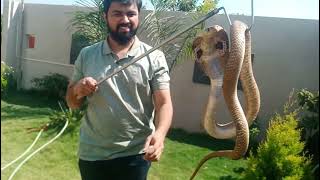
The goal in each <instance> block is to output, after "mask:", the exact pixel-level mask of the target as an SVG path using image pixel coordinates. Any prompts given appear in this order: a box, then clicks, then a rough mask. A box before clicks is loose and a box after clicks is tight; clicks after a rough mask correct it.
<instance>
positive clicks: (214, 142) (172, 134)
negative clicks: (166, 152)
mask: <svg viewBox="0 0 320 180" xmlns="http://www.w3.org/2000/svg"><path fill="white" fill-rule="evenodd" d="M167 137H168V138H169V139H170V140H172V141H178V142H180V143H186V144H192V145H195V146H199V147H204V148H208V149H210V150H213V151H217V150H226V149H233V148H234V142H233V141H232V140H221V139H215V138H213V137H211V136H209V135H206V134H204V133H188V132H186V131H185V130H183V129H170V131H169V133H168V136H167Z"/></svg>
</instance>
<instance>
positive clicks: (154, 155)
mask: <svg viewBox="0 0 320 180" xmlns="http://www.w3.org/2000/svg"><path fill="white" fill-rule="evenodd" d="M164 140H165V136H164V135H162V134H161V133H157V132H155V133H153V134H151V135H150V136H148V138H147V140H146V143H145V146H144V151H145V153H146V154H145V155H144V159H145V160H148V161H159V160H160V157H161V154H162V151H163V148H164Z"/></svg>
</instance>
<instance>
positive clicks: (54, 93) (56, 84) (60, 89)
mask: <svg viewBox="0 0 320 180" xmlns="http://www.w3.org/2000/svg"><path fill="white" fill-rule="evenodd" d="M31 82H32V83H33V84H34V85H35V87H36V90H37V91H40V92H42V93H44V94H45V95H46V96H47V97H49V98H55V99H58V100H64V99H65V95H66V92H67V87H68V78H67V77H66V76H64V75H61V74H58V73H53V74H52V73H50V74H49V75H45V76H43V77H42V78H34V79H33V80H32V81H31Z"/></svg>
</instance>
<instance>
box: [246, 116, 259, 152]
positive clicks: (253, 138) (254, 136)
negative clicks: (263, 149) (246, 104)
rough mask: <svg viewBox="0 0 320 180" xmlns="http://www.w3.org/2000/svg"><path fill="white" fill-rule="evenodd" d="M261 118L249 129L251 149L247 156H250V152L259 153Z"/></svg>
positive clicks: (249, 148)
mask: <svg viewBox="0 0 320 180" xmlns="http://www.w3.org/2000/svg"><path fill="white" fill-rule="evenodd" d="M258 122H259V117H257V118H256V120H255V121H254V122H253V123H252V124H251V126H250V129H249V131H250V132H249V147H248V150H247V153H246V155H245V156H249V155H250V152H251V153H253V154H255V153H256V152H257V149H258V146H259V143H260V140H259V138H258V136H259V134H260V127H259V124H258Z"/></svg>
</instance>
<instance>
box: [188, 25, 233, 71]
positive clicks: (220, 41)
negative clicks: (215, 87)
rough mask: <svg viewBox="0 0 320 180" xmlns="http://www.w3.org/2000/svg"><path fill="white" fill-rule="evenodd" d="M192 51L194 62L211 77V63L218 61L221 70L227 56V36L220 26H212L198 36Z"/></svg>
mask: <svg viewBox="0 0 320 180" xmlns="http://www.w3.org/2000/svg"><path fill="white" fill-rule="evenodd" d="M192 50H193V52H194V54H195V57H196V62H197V63H199V64H200V66H201V68H202V69H203V71H204V72H205V73H206V74H207V75H208V76H209V77H210V75H212V73H213V72H212V71H213V69H212V63H214V61H220V62H219V63H220V66H221V67H222V68H223V67H224V64H225V61H226V60H227V58H228V55H229V43H228V35H227V33H226V32H225V31H224V29H223V28H222V27H221V26H218V25H214V26H212V27H209V28H207V30H206V31H205V32H203V33H201V34H200V35H198V36H197V37H196V38H195V39H194V41H193V44H192Z"/></svg>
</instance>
